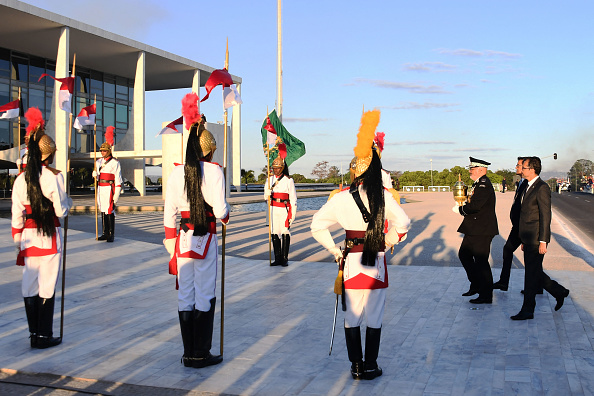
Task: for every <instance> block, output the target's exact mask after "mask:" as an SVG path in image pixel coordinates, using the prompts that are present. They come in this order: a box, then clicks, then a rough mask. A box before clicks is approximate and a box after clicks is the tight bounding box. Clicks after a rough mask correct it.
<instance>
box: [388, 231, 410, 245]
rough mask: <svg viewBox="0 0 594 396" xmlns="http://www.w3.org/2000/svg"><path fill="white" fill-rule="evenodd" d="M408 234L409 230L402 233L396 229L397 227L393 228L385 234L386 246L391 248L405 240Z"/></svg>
mask: <svg viewBox="0 0 594 396" xmlns="http://www.w3.org/2000/svg"><path fill="white" fill-rule="evenodd" d="M407 236H408V233H407V232H404V233H401V232H398V231H396V228H391V229H390V230H389V231H388V233H387V234H386V236H385V239H384V241H385V243H386V248H388V249H389V248H391V247H392V246H394V245H398V244H399V243H400V242H404V240H405V239H406V237H407Z"/></svg>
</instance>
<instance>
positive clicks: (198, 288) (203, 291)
mask: <svg viewBox="0 0 594 396" xmlns="http://www.w3.org/2000/svg"><path fill="white" fill-rule="evenodd" d="M217 261H218V251H217V238H216V236H213V238H212V240H211V241H210V246H209V247H208V253H207V254H206V257H204V259H202V260H200V259H194V258H183V257H178V258H177V282H178V284H179V290H178V293H177V304H178V310H179V311H192V310H193V309H194V307H196V309H197V310H198V311H203V312H208V311H209V310H210V300H211V299H212V298H214V297H215V290H216V283H217Z"/></svg>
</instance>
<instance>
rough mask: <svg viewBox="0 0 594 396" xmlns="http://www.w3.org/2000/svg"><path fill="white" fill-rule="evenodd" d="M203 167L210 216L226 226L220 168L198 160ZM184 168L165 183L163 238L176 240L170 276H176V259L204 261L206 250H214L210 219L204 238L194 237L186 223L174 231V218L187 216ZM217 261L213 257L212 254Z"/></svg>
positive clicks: (188, 205) (214, 230) (214, 236)
mask: <svg viewBox="0 0 594 396" xmlns="http://www.w3.org/2000/svg"><path fill="white" fill-rule="evenodd" d="M200 165H201V167H202V185H201V188H202V195H203V197H204V202H205V203H206V204H208V205H209V206H210V207H212V213H211V214H210V216H213V215H214V217H216V218H217V219H221V220H222V221H223V222H224V223H226V222H227V221H228V219H229V206H228V205H227V201H226V199H225V176H224V175H223V171H222V169H221V167H220V165H218V164H216V163H214V162H206V161H201V162H200ZM184 175H185V172H184V165H177V166H176V167H175V168H174V169H173V171H172V172H171V175H170V176H169V180H168V182H167V191H166V196H165V208H164V214H163V222H164V226H165V239H171V238H177V241H176V246H175V254H174V255H173V258H172V260H171V262H170V263H169V273H171V274H172V275H177V267H176V263H177V258H178V257H180V258H195V259H204V258H205V257H206V255H207V253H208V250H209V249H215V251H216V249H217V231H216V223H215V222H214V219H212V222H211V225H210V227H209V230H208V232H207V233H206V235H204V236H195V235H193V234H194V226H193V225H192V224H187V228H188V229H187V230H184V228H186V227H181V228H180V232H179V234H178V232H177V226H176V216H177V214H178V213H179V214H180V215H181V216H182V218H189V217H190V204H189V203H188V198H187V195H186V191H185V179H184ZM215 260H216V255H215Z"/></svg>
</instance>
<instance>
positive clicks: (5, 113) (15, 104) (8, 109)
mask: <svg viewBox="0 0 594 396" xmlns="http://www.w3.org/2000/svg"><path fill="white" fill-rule="evenodd" d="M20 104H21V103H20V100H18V99H17V100H13V101H12V102H9V103H6V104H5V105H2V106H0V119H2V120H10V119H11V118H17V117H18V116H19V108H20Z"/></svg>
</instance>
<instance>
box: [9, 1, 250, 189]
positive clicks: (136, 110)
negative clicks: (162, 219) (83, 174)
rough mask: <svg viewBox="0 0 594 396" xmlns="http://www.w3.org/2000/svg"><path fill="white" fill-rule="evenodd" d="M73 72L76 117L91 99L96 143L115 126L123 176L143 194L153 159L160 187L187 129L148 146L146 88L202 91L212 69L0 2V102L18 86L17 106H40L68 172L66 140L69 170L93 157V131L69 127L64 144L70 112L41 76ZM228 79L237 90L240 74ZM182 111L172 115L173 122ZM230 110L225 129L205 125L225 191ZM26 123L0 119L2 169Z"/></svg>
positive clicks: (236, 156) (234, 143) (235, 157)
mask: <svg viewBox="0 0 594 396" xmlns="http://www.w3.org/2000/svg"><path fill="white" fill-rule="evenodd" d="M75 56H76V59H74V57H75ZM73 69H74V73H75V76H76V77H77V78H76V83H75V88H74V93H73V98H72V116H73V119H74V117H76V115H77V114H78V113H79V111H80V109H82V108H83V107H85V106H88V105H90V104H93V103H94V100H95V98H96V103H97V115H96V124H97V141H96V145H95V147H99V146H100V145H101V143H103V141H104V133H105V130H106V128H107V127H108V126H110V125H111V126H114V127H115V146H114V148H115V150H114V154H115V156H116V157H117V158H118V159H119V160H120V162H121V164H122V172H123V176H124V178H125V179H127V180H128V181H129V182H130V183H132V184H133V185H134V187H135V188H136V189H137V190H138V191H139V192H140V194H141V195H144V194H145V192H146V189H145V163H146V161H147V160H151V159H152V161H151V162H152V163H153V164H162V166H163V184H164V185H165V184H166V179H167V176H168V174H169V173H170V171H171V170H172V169H173V163H174V162H183V156H184V154H185V147H184V144H185V141H186V137H187V132H186V133H184V135H185V136H182V135H180V134H176V135H163V142H162V143H163V144H162V150H146V149H145V136H146V133H147V131H146V125H145V92H147V91H154V90H168V89H179V88H191V89H192V91H194V92H199V87H201V86H204V83H205V82H206V80H207V79H208V77H209V76H210V74H211V73H212V71H213V70H215V68H214V67H209V66H206V65H203V64H201V63H198V62H195V61H192V60H189V59H185V58H182V57H180V56H177V55H174V54H171V53H168V52H165V51H162V50H160V49H157V48H154V47H151V46H148V45H145V44H142V43H140V42H137V41H134V40H130V39H128V38H126V37H122V36H119V35H116V34H113V33H110V32H107V31H105V30H102V29H99V28H96V27H93V26H90V25H87V24H84V23H80V22H78V21H75V20H72V19H70V18H66V17H64V16H61V15H58V14H54V13H51V12H49V11H46V10H43V9H40V8H38V7H34V6H31V5H29V4H26V3H23V2H20V1H17V0H0V105H2V104H5V103H8V102H10V101H13V100H16V99H17V98H18V92H19V88H20V91H21V100H22V111H23V112H24V111H25V110H26V109H27V108H29V107H39V109H40V110H41V111H42V114H44V119H45V120H46V133H47V134H48V135H50V136H51V137H53V138H54V140H55V141H56V146H57V148H58V151H57V153H56V160H55V163H54V165H55V167H56V168H58V169H60V170H62V171H65V170H66V169H67V161H68V147H69V145H70V161H71V167H72V164H75V165H76V164H77V163H82V162H87V163H91V162H92V159H93V152H94V148H95V147H94V146H93V142H94V136H93V135H94V131H93V129H89V127H87V128H85V129H84V130H83V131H77V130H75V129H73V128H72V129H71V131H70V143H69V136H68V135H69V134H68V128H69V115H68V113H66V112H64V111H63V110H61V109H60V108H59V106H58V95H57V93H58V89H59V86H60V83H57V82H54V80H53V79H51V78H47V77H46V78H45V79H42V80H41V81H40V82H38V79H39V77H40V76H41V75H42V74H43V73H47V74H49V75H51V76H54V77H56V78H63V77H67V76H70V75H71V73H72V71H73ZM232 78H233V82H234V83H235V84H236V85H237V88H238V90H239V91H240V92H241V78H240V77H237V76H232ZM180 109H181V97H180ZM230 110H231V109H230ZM221 111H222V109H221ZM21 114H23V113H21ZM180 115H181V114H179V115H177V116H175V115H174V114H173V115H172V120H173V119H175V118H177V117H179V116H180ZM230 115H231V116H230V117H229V125H228V126H227V128H224V126H223V125H220V124H216V123H208V124H207V129H208V130H210V131H211V132H212V133H213V135H214V136H215V139H216V140H217V148H218V150H217V151H216V153H215V158H214V161H215V162H218V163H219V164H221V165H226V168H227V178H226V180H227V191H229V185H231V184H233V185H236V186H239V185H240V184H241V182H240V177H241V164H240V159H241V149H240V147H241V139H240V135H241V105H237V106H234V107H233V109H232V111H230ZM207 117H208V115H207ZM172 120H170V121H172ZM163 121H167V120H163ZM25 124H26V122H25V121H24V119H23V117H21V122H20V123H19V122H18V121H17V120H11V121H8V120H0V168H4V169H6V168H15V163H16V160H17V159H18V157H19V148H23V147H24V135H25V127H26V125H25ZM19 126H20V128H19ZM225 131H226V133H227V155H226V158H224V153H223V151H224V150H223V145H224V140H225V139H224V134H225ZM157 132H158V130H156V131H155V130H151V131H150V132H149V134H151V135H153V136H154V135H155V134H156V133H157ZM19 143H20V144H21V146H20V147H19ZM225 159H226V162H225V161H224V160H225Z"/></svg>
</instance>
